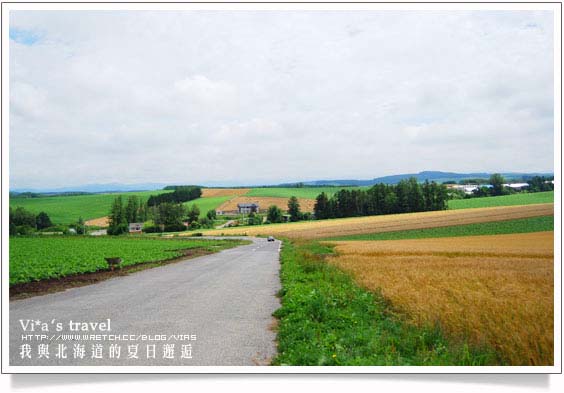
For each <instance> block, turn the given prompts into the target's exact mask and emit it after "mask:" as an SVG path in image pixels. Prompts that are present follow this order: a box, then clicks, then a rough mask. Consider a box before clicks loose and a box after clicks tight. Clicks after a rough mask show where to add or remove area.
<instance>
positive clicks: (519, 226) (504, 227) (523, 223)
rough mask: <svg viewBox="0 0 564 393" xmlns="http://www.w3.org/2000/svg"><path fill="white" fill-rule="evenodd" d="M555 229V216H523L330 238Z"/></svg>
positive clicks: (349, 238)
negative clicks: (505, 219) (515, 218)
mask: <svg viewBox="0 0 564 393" xmlns="http://www.w3.org/2000/svg"><path fill="white" fill-rule="evenodd" d="M553 230H554V216H542V217H531V218H522V219H518V220H509V221H497V222H484V223H477V224H467V225H454V226H449V227H440V228H428V229H412V230H407V231H396V232H382V233H367V234H363V235H352V236H341V237H335V238H332V239H330V240H400V239H424V238H437V237H457V236H478V235H502V234H508V233H528V232H543V231H553Z"/></svg>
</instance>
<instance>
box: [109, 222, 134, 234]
mask: <svg viewBox="0 0 564 393" xmlns="http://www.w3.org/2000/svg"><path fill="white" fill-rule="evenodd" d="M128 232H129V226H128V225H127V224H119V225H114V226H110V227H109V228H108V235H112V236H117V235H122V234H124V233H128Z"/></svg>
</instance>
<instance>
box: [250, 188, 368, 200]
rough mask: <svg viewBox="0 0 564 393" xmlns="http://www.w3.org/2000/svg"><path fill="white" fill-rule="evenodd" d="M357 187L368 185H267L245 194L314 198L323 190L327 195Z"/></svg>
mask: <svg viewBox="0 0 564 393" xmlns="http://www.w3.org/2000/svg"><path fill="white" fill-rule="evenodd" d="M359 188H368V187H303V188H297V187H287V188H286V187H272V188H270V187H268V188H253V189H252V190H250V191H249V192H248V193H246V194H245V196H256V197H275V198H290V197H292V196H295V197H296V198H305V199H315V198H316V197H317V196H318V195H319V194H321V193H322V192H325V193H326V194H327V195H328V196H331V195H333V194H335V193H336V192H337V191H339V190H342V189H347V190H356V189H359Z"/></svg>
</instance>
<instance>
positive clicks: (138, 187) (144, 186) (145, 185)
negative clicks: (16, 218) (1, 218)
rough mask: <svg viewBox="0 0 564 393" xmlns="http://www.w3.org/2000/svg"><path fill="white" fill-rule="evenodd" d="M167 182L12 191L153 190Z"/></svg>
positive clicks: (41, 192) (17, 191)
mask: <svg viewBox="0 0 564 393" xmlns="http://www.w3.org/2000/svg"><path fill="white" fill-rule="evenodd" d="M166 185H167V184H164V183H138V184H123V183H106V184H86V185H82V186H72V187H60V188H14V189H10V192H15V193H20V192H35V193H38V194H47V193H48V194H60V193H67V192H91V193H101V192H113V191H118V192H123V191H151V190H162V189H163V187H165V186H166Z"/></svg>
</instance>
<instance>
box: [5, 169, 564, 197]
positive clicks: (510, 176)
mask: <svg viewBox="0 0 564 393" xmlns="http://www.w3.org/2000/svg"><path fill="white" fill-rule="evenodd" d="M490 175H491V173H486V172H474V173H455V172H440V171H424V172H419V173H405V174H401V175H391V176H383V177H376V178H374V179H370V180H355V179H343V180H311V181H304V182H298V183H303V185H305V186H371V185H374V184H378V183H385V184H397V183H398V182H399V181H401V180H404V179H409V178H410V177H414V178H416V179H417V180H418V181H420V182H424V181H425V180H429V181H435V182H439V183H441V182H445V181H460V180H464V179H476V178H479V179H487V178H489V177H490ZM502 175H503V177H505V178H506V180H508V181H512V180H527V179H530V178H532V177H533V176H553V173H552V172H539V173H537V172H535V173H521V172H509V173H502ZM177 183H178V182H177ZM187 184H191V182H188V183H187ZM167 185H168V184H165V183H138V184H123V183H107V184H87V185H82V186H73V187H60V188H43V189H39V188H37V189H36V188H15V189H10V192H13V193H21V192H34V193H41V194H59V193H69V192H89V193H102V192H127V191H152V190H162V189H163V188H164V187H165V186H167ZM295 185H296V183H284V184H278V185H277V186H280V187H284V186H286V187H288V186H295ZM209 186H211V184H209ZM213 186H214V187H219V186H220V185H219V184H217V185H216V184H214V185H213ZM225 186H227V185H225ZM263 186H265V185H263ZM270 186H273V185H270ZM231 187H233V185H231ZM255 187H260V186H259V185H256V186H255Z"/></svg>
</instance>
